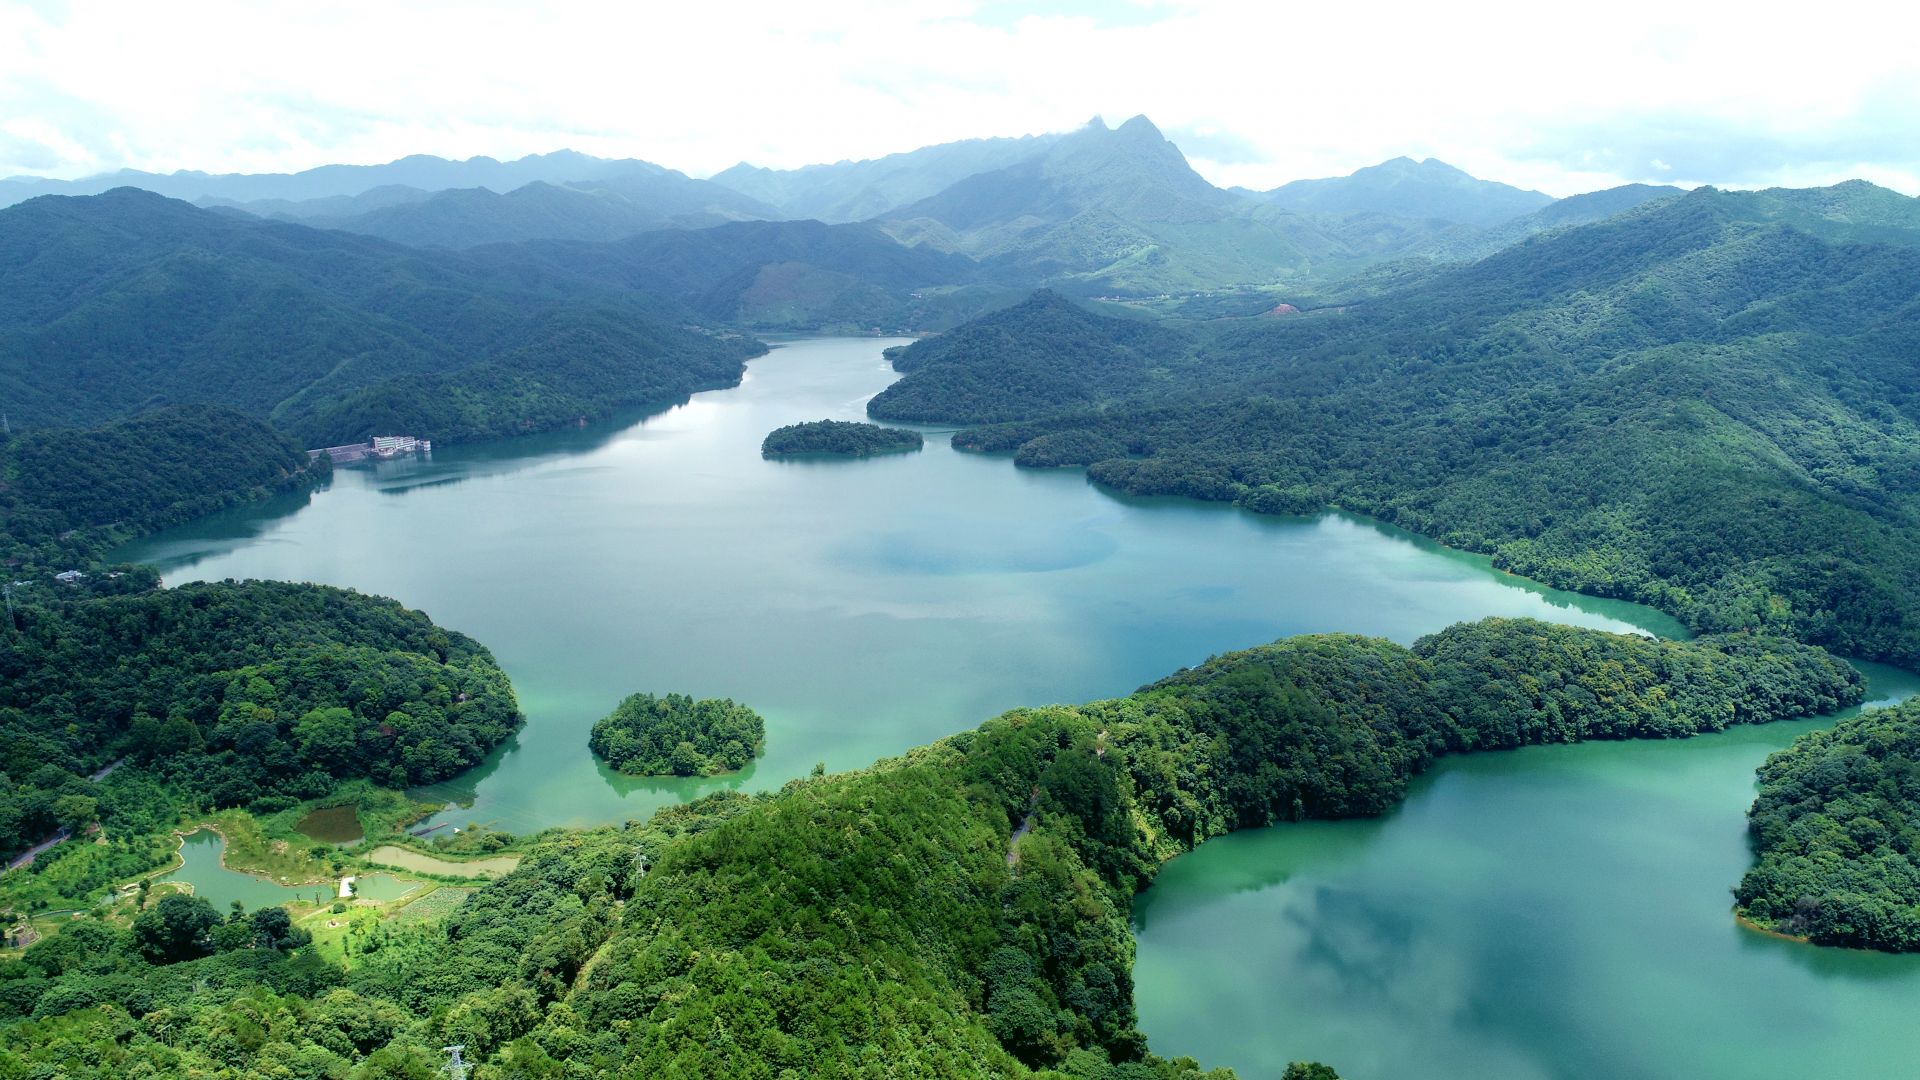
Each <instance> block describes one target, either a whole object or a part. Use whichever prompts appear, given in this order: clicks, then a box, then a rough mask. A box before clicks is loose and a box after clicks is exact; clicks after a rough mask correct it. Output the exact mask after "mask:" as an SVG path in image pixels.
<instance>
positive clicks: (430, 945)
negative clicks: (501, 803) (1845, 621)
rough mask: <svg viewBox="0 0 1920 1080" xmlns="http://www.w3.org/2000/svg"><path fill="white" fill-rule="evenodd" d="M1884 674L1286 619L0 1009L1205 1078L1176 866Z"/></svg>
mask: <svg viewBox="0 0 1920 1080" xmlns="http://www.w3.org/2000/svg"><path fill="white" fill-rule="evenodd" d="M1860 693H1861V691H1860V686H1859V680H1858V677H1857V676H1856V675H1855V674H1854V673H1853V671H1852V669H1851V668H1849V667H1848V666H1846V665H1845V664H1843V663H1840V662H1839V661H1837V660H1834V659H1833V658H1831V657H1827V656H1825V655H1824V654H1821V653H1819V652H1818V651H1817V650H1812V649H1809V648H1806V647H1804V646H1800V645H1796V644H1793V643H1791V642H1787V641H1784V640H1779V639H1763V638H1754V637H1749V636H1745V635H1734V636H1731V637H1725V638H1705V639H1701V640H1698V641H1694V642H1684V643H1679V642H1660V641H1653V640H1649V639H1645V638H1640V637H1634V636H1628V635H1613V634H1605V633H1600V632H1597V631H1589V630H1575V629H1569V628H1565V627H1556V626H1548V625H1545V624H1541V623H1535V622H1530V621H1527V620H1501V619H1495V620H1487V621H1484V622H1480V623H1474V624H1466V625H1462V626H1457V627H1453V628H1450V629H1448V630H1446V631H1443V632H1442V633H1440V634H1436V635H1433V636H1431V637H1428V638H1425V639H1422V640H1421V641H1419V642H1417V643H1415V645H1414V646H1413V647H1412V648H1406V647H1402V646H1399V645H1395V644H1393V643H1391V642H1387V641H1384V640H1379V639H1370V638H1361V637H1354V636H1350V635H1316V636H1309V637H1301V638H1293V639H1288V640H1284V641H1281V642H1276V643H1274V644H1272V645H1268V646H1263V647H1261V648H1257V649H1252V650H1248V651H1246V652H1241V653H1234V654H1230V655H1227V656H1222V657H1219V658H1216V659H1214V660H1212V661H1209V662H1208V663H1206V664H1205V665H1202V666H1201V667H1198V668H1195V669H1193V670H1189V671H1182V672H1179V673H1176V674H1175V675H1172V676H1170V677H1168V678H1167V679H1164V680H1162V681H1161V682H1158V683H1155V684H1153V685H1151V686H1148V687H1146V688H1143V689H1142V690H1141V691H1139V692H1137V693H1135V694H1133V695H1130V696H1128V697H1124V698H1119V699H1114V700H1110V701H1101V702H1094V703H1091V704H1088V705H1082V706H1054V707H1048V708H1041V709H1019V710H1015V711H1013V712H1010V713H1007V714H1005V715H1003V716H1001V717H998V718H996V719H994V720H991V721H989V722H987V723H986V724H984V725H982V726H981V727H980V728H979V729H977V730H975V731H971V732H966V733H963V734H960V735H956V736H953V737H951V738H948V739H944V740H941V741H940V742H938V743H935V744H933V745H931V746H928V747H924V748H921V749H918V750H914V751H912V752H910V753H908V754H906V755H904V756H903V757H901V758H898V759H894V760H891V761H884V762H881V763H879V764H877V765H875V766H873V767H871V768H868V769H864V770H861V771H858V772H854V773H848V774H842V775H835V776H825V777H816V778H812V779H802V780H795V781H792V782H790V783H788V784H787V785H786V786H785V787H784V788H782V789H781V790H779V791H778V792H770V793H765V794H761V795H745V794H741V793H737V792H727V793H722V794H719V795H715V796H712V797H710V798H708V799H704V800H701V801H700V802H698V803H694V804H691V805H687V806H675V807H669V808H668V809H666V810H663V811H661V812H660V813H659V814H657V815H656V816H655V817H654V818H653V819H652V820H651V821H649V822H647V823H645V824H644V825H640V824H635V825H629V826H628V827H626V828H624V829H598V830H591V831H587V832H557V833H554V834H551V835H550V836H548V837H547V838H545V839H544V840H543V841H542V842H540V843H539V844H537V845H535V846H534V847H533V848H532V850H530V851H529V853H528V855H527V857H526V858H525V859H524V861H522V862H521V864H520V865H519V866H518V867H517V868H516V869H515V870H514V871H513V872H512V873H510V874H508V875H507V876H506V877H504V878H502V879H501V880H500V881H498V882H495V883H492V884H490V885H487V886H486V887H484V888H481V889H480V890H479V891H477V892H475V893H474V894H473V895H472V897H471V898H470V899H469V900H467V901H466V902H465V903H463V904H462V905H461V906H460V907H459V908H457V909H456V910H455V911H454V912H453V913H452V914H451V915H449V916H447V917H446V918H445V919H444V920H442V921H439V922H437V923H436V922H428V923H426V924H424V925H420V924H411V923H407V922H404V921H401V920H397V919H396V920H391V921H388V922H382V923H378V924H357V928H356V930H355V932H354V933H352V934H351V935H349V936H348V937H346V938H345V939H344V940H343V942H342V947H343V950H344V952H343V955H344V957H345V963H344V966H341V965H334V964H330V963H328V964H321V963H317V962H315V961H313V960H307V961H304V963H305V964H306V966H305V967H302V968H300V969H298V971H297V972H296V971H295V969H293V968H291V967H287V966H285V965H287V964H289V963H298V962H300V960H299V956H300V955H305V954H308V953H310V952H311V950H301V951H300V953H299V954H297V955H296V957H295V958H294V959H293V960H292V961H289V960H287V959H285V958H282V959H280V960H274V959H273V958H271V957H259V958H253V957H250V959H251V960H252V962H254V963H256V964H259V966H260V967H259V974H258V975H257V977H256V978H255V980H254V982H253V983H251V984H245V985H236V984H235V983H234V982H229V981H223V979H224V976H223V975H222V974H221V969H219V968H218V964H219V963H220V962H221V961H220V960H219V958H217V957H214V958H202V959H199V960H188V961H183V962H181V964H175V965H169V966H168V967H170V968H176V969H177V968H180V967H181V966H182V965H184V964H199V965H203V966H204V967H205V968H206V971H207V974H206V975H205V976H204V977H200V978H199V979H198V981H197V982H182V981H175V980H172V979H170V978H168V977H165V976H164V975H163V974H156V973H157V972H164V971H165V970H166V968H160V967H151V968H132V969H130V970H131V971H132V972H133V973H134V974H133V975H132V976H129V977H127V978H125V979H122V980H119V981H112V980H109V981H107V982H105V983H89V984H87V990H86V993H85V995H84V996H83V995H81V994H79V993H77V992H76V993H74V994H73V995H71V996H68V995H67V994H66V992H65V991H63V990H61V989H60V986H59V983H60V977H48V976H45V975H40V976H37V978H39V980H40V981H39V982H33V981H31V978H28V979H22V980H16V982H17V983H18V985H16V986H12V987H11V989H12V991H13V996H12V997H5V995H0V997H5V1000H7V1001H9V1002H13V1004H11V1005H10V1006H8V1007H10V1008H12V1009H13V1010H14V1014H15V1015H21V1016H25V1017H28V1018H27V1019H23V1020H18V1021H15V1022H13V1023H12V1024H10V1025H8V1026H5V1027H0V1067H4V1068H11V1069H14V1070H15V1071H24V1070H27V1069H30V1068H35V1067H48V1066H51V1065H53V1064H55V1063H58V1064H59V1065H61V1066H62V1067H64V1068H67V1069H69V1070H70V1072H71V1075H74V1076H76V1077H90V1076H99V1075H105V1073H106V1071H107V1070H109V1069H111V1070H117V1071H118V1072H119V1073H121V1074H124V1073H125V1072H127V1071H129V1070H131V1069H134V1068H136V1067H144V1068H156V1069H159V1070H161V1071H174V1072H184V1071H191V1070H195V1069H199V1070H204V1071H206V1072H208V1073H210V1074H218V1073H219V1070H221V1069H227V1070H232V1071H233V1072H236V1073H247V1072H249V1071H250V1070H257V1069H260V1068H264V1067H266V1064H267V1063H268V1062H273V1063H276V1064H277V1063H282V1062H287V1061H295V1060H297V1061H301V1062H305V1063H307V1064H306V1065H304V1066H303V1068H307V1069H309V1070H310V1072H311V1074H312V1075H329V1074H330V1073H329V1071H330V1070H331V1072H333V1073H344V1072H346V1071H348V1070H352V1075H354V1076H355V1077H359V1078H377V1077H399V1076H412V1075H421V1074H423V1073H424V1070H428V1069H431V1068H433V1067H434V1066H435V1064H436V1061H437V1059H438V1055H437V1054H436V1050H437V1048H438V1047H440V1046H443V1045H447V1044H449V1043H452V1042H459V1043H463V1044H464V1045H466V1046H467V1048H468V1056H469V1057H470V1058H473V1059H477V1060H480V1061H482V1062H484V1063H486V1064H487V1065H488V1066H489V1067H491V1068H494V1069H496V1070H498V1071H499V1072H500V1073H501V1074H502V1075H519V1076H556V1077H557V1076H572V1075H595V1074H598V1073H601V1072H607V1073H621V1074H630V1073H646V1074H649V1075H651V1074H660V1075H669V1074H673V1075H700V1076H712V1075H728V1076H764V1077H777V1076H780V1075H783V1070H791V1071H792V1072H793V1074H796V1075H833V1076H880V1075H954V1076H980V1075H997V1076H1012V1077H1018V1076H1026V1075H1052V1076H1066V1077H1073V1078H1076V1080H1135V1078H1140V1080H1145V1078H1151V1077H1160V1078H1175V1077H1194V1076H1197V1075H1198V1074H1199V1072H1200V1070H1199V1068H1198V1066H1197V1065H1195V1064H1194V1063H1193V1062H1191V1061H1187V1060H1166V1059H1162V1058H1158V1057H1156V1056H1154V1055H1153V1054H1152V1053H1151V1052H1150V1050H1149V1049H1148V1047H1147V1045H1146V1041H1145V1039H1144V1037H1143V1036H1142V1035H1141V1034H1140V1032H1139V1030H1138V1028H1137V1027H1136V1026H1135V1019H1134V1007H1133V988H1132V976H1131V968H1132V959H1133V942H1132V937H1131V934H1130V933H1129V930H1128V926H1129V923H1128V913H1129V911H1130V908H1131V903H1132V897H1133V895H1134V894H1135V893H1136V892H1138V891H1139V890H1140V889H1142V888H1144V887H1146V886H1147V884H1148V883H1149V882H1150V881H1151V880H1152V878H1153V876H1154V873H1155V871H1156V869H1157V867H1158V866H1159V865H1160V864H1161V862H1163V861H1164V860H1165V859H1166V858H1168V857H1170V856H1172V855H1174V854H1176V853H1178V852H1181V851H1184V850H1188V849H1190V848H1191V847H1193V846H1194V845H1196V844H1198V843H1201V842H1202V841H1204V840H1206V839H1207V838H1209V837H1212V836H1216V835H1219V834H1221V833H1224V832H1227V831H1230V830H1232V829H1235V828H1240V827H1246V826H1255V825H1262V824H1267V823H1270V822H1276V821H1288V820H1295V819H1299V818H1305V817H1342V816H1352V815H1363V814H1373V813H1378V812H1380V811H1381V810H1383V809H1385V808H1387V807H1390V806H1392V805H1393V804H1394V803H1395V802H1396V801H1398V800H1399V799H1400V798H1401V797H1402V796H1403V795H1404V793H1405V790H1406V785H1407V783H1408V781H1409V779H1410V778H1411V777H1412V776H1414V775H1415V774H1417V773H1418V772H1420V771H1421V770H1422V769H1424V768H1425V767H1427V766H1428V765H1429V764H1430V763H1431V762H1432V761H1433V760H1435V759H1436V758H1437V757H1438V756H1440V755H1443V754H1447V753H1453V752H1461V751H1466V750H1471V749H1477V748H1490V747H1507V746H1517V745H1526V744H1533V743H1539V742H1555V741H1571V740H1575V739H1580V738H1622V737H1643V736H1652V737H1670V736H1681V735H1686V734H1691V733H1693V732H1695V731H1708V730H1718V729H1719V728H1721V727H1724V726H1726V725H1728V724H1733V723H1746V722H1762V721H1766V720H1772V719H1778V718H1782V717H1786V716H1796V715H1803V714H1805V713H1807V712H1815V711H1825V710H1829V709H1832V708H1835V707H1838V706H1839V705H1843V704H1847V703H1850V702H1853V701H1856V700H1858V698H1859V696H1860ZM1023 823H1026V824H1029V827H1028V828H1026V829H1025V830H1024V832H1018V831H1017V827H1018V826H1019V825H1021V824H1023ZM1016 834H1017V835H1018V840H1017V842H1016V840H1015V839H1014V838H1015V836H1016ZM87 925H88V924H87V923H86V921H84V920H83V921H82V922H80V923H76V924H75V925H74V926H73V927H71V928H69V930H68V931H67V933H74V932H76V931H78V932H80V933H82V935H83V937H84V936H85V935H87V934H92V935H94V936H95V937H98V936H99V935H98V934H97V933H96V932H95V931H92V930H87V929H84V928H85V927H86V926H87ZM66 936H67V935H66V933H63V934H62V935H60V937H62V938H64V937H66ZM55 940H58V939H55ZM102 948H104V949H106V950H108V951H111V950H112V949H115V948H122V949H123V947H122V946H116V945H107V946H102ZM253 951H254V952H258V951H259V950H253ZM223 955H224V954H223ZM141 962H142V963H147V961H141ZM228 962H229V963H231V962H232V961H228ZM113 963H114V964H115V965H120V967H119V968H117V969H116V970H118V971H120V972H121V973H122V974H124V973H125V972H126V971H127V970H129V969H128V968H127V967H126V965H127V964H130V963H131V962H130V961H123V960H115V961H114V962H113ZM10 970H11V969H10ZM296 975H297V976H298V979H299V980H302V981H298V982H296ZM156 979H158V980H159V981H158V982H156V981H155V980H156ZM183 986H185V987H192V989H190V990H187V991H185V992H182V991H181V989H180V988H181V987H183ZM70 1001H84V1006H83V1007H80V1008H72V1007H69V1005H68V1004H67V1003H68V1002H70ZM236 1028H244V1029H245V1030H255V1029H256V1028H258V1029H262V1030H265V1031H270V1032H271V1035H270V1036H263V1037H261V1038H257V1039H252V1040H245V1039H242V1040H237V1041H236V1040H234V1039H232V1038H230V1037H229V1036H228V1035H227V1034H226V1033H228V1032H232V1031H234V1030H236ZM1215 1075H1217V1076H1225V1075H1227V1074H1226V1073H1225V1071H1224V1070H1221V1071H1218V1072H1216V1074H1215ZM1301 1075H1325V1074H1324V1073H1317V1072H1312V1071H1309V1070H1307V1069H1306V1067H1304V1066H1303V1067H1302V1070H1301Z"/></svg>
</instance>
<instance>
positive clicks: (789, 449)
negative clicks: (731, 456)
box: [760, 420, 926, 458]
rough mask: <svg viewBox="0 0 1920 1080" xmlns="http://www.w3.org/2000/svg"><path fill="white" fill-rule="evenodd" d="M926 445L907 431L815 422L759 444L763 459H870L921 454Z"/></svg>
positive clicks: (776, 431)
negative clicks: (899, 454) (911, 452)
mask: <svg viewBox="0 0 1920 1080" xmlns="http://www.w3.org/2000/svg"><path fill="white" fill-rule="evenodd" d="M925 441H926V440H925V439H923V438H922V437H921V435H920V433H919V432H917V431H908V430H906V429H905V428H887V427H881V426H880V425H879V424H855V423H849V422H847V421H845V420H814V421H812V422H810V423H805V424H788V425H787V426H786V427H781V428H775V429H773V430H772V431H771V432H769V433H768V434H767V437H766V440H765V441H763V442H762V443H761V444H760V456H761V457H769V458H779V457H808V456H815V455H818V456H821V457H870V456H872V455H874V454H898V453H903V452H906V451H911V450H918V449H920V448H921V446H923V445H924V444H925Z"/></svg>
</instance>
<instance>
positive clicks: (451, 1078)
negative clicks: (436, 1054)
mask: <svg viewBox="0 0 1920 1080" xmlns="http://www.w3.org/2000/svg"><path fill="white" fill-rule="evenodd" d="M466 1049H467V1047H466V1045H465V1044H464V1043H463V1044H461V1045H459V1046H443V1047H441V1048H440V1051H441V1053H445V1054H452V1055H453V1057H452V1058H451V1059H450V1060H449V1061H448V1062H447V1063H446V1064H445V1065H442V1066H440V1071H441V1072H442V1073H443V1074H445V1075H446V1077H447V1078H448V1080H467V1074H468V1073H470V1072H472V1071H473V1066H471V1065H469V1064H467V1063H466V1061H465V1059H463V1058H461V1056H460V1055H461V1054H462V1053H464V1052H465V1051H466Z"/></svg>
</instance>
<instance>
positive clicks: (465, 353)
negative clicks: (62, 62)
mask: <svg viewBox="0 0 1920 1080" xmlns="http://www.w3.org/2000/svg"><path fill="white" fill-rule="evenodd" d="M684 315H685V309H684V308H681V307H679V306H678V305H675V304H673V303H670V302H665V301H657V300H653V299H650V298H649V297H647V296H645V295H642V294H639V293H635V292H632V291H630V290H628V289H626V288H623V287H621V286H620V285H618V284H617V283H613V282H607V281H592V280H588V279H583V278H581V277H579V276H578V275H561V274H558V273H553V272H547V271H543V270H541V269H539V268H538V267H537V266H535V265H534V264H533V262H532V260H529V259H522V260H520V261H519V262H518V263H517V264H514V265H493V264H489V263H487V262H485V261H484V260H480V259H477V258H474V257H469V256H465V255H459V254H454V253H451V252H423V251H416V250H413V249H409V248H403V247H399V246H397V245H394V244H390V243H387V242H384V241H379V240H374V239H371V238H368V237H360V236H352V235H349V234H347V233H341V232H329V231H321V230H318V229H310V228H306V227H304V226H299V225H289V224H283V223H278V222H265V221H259V220H253V219H248V218H246V217H244V216H240V215H228V214H220V213H215V212H212V211H207V210H200V209H197V208H195V207H193V206H190V205H188V204H186V203H183V202H177V201H174V200H171V199H164V198H161V197H160V196H158V195H154V194H151V193H149V192H143V191H135V190H133V189H131V188H123V189H118V190H115V191H110V192H107V193H106V194H103V195H97V196H90V197H83V198H67V197H57V196H54V197H46V198H40V199H33V200H30V201H28V202H25V203H21V204H20V205H18V206H13V207H9V208H7V209H5V210H0V398H4V399H5V400H6V402H7V404H8V407H9V410H10V415H11V418H12V422H13V423H14V424H15V425H16V426H31V427H35V428H51V427H62V426H83V425H91V424H99V423H104V422H107V421H110V420H115V419H121V418H124V417H127V416H131V415H133V414H135V413H137V412H139V411H141V410H143V409H146V408H150V407H152V406H153V405H155V404H164V403H168V402H173V403H183V404H184V403H200V402H209V403H218V404H221V405H226V406H229V407H231V408H233V409H237V410H239V411H240V412H242V413H245V414H247V415H249V416H252V417H254V418H256V419H261V420H266V421H268V422H270V423H272V424H273V425H274V426H275V427H276V428H278V429H280V430H282V431H285V432H287V433H289V434H290V435H292V436H293V437H294V438H296V439H299V440H300V441H302V442H304V443H305V444H306V445H307V446H308V447H317V446H328V445H336V444H342V443H348V442H356V441H363V440H365V439H366V438H367V437H368V436H369V435H372V434H375V433H379V434H396V433H406V434H412V435H418V436H421V437H424V438H432V439H441V440H454V439H464V438H476V437H481V436H492V435H504V434H515V433H519V432H522V431H529V430H538V429H542V428H551V427H555V426H559V425H562V424H567V423H572V422H574V421H576V420H578V419H580V418H583V417H585V418H589V419H592V418H597V417H601V416H604V415H606V414H607V413H608V412H609V411H610V410H612V409H615V408H618V407H622V406H634V405H649V404H660V403H665V402H670V401H674V400H677V399H679V398H683V397H685V396H686V395H688V394H690V393H692V392H693V391H696V390H701V389H709V388H713V387H720V386H730V385H732V384H733V383H735V382H737V381H738V380H739V378H740V374H741V371H742V362H743V360H744V359H745V358H746V357H748V356H752V355H755V354H756V353H758V352H760V351H762V350H763V348H764V347H763V346H761V345H759V344H758V343H757V342H753V341H750V340H748V339H745V338H742V337H738V336H736V335H727V334H718V333H701V332H697V331H695V330H692V329H688V328H686V327H685V326H683V325H680V324H681V323H682V321H683V317H684Z"/></svg>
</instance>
